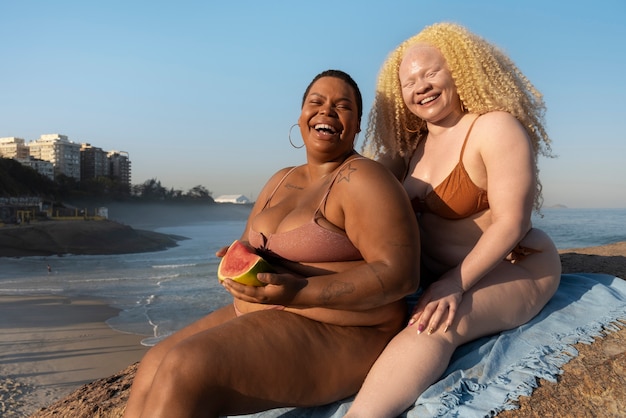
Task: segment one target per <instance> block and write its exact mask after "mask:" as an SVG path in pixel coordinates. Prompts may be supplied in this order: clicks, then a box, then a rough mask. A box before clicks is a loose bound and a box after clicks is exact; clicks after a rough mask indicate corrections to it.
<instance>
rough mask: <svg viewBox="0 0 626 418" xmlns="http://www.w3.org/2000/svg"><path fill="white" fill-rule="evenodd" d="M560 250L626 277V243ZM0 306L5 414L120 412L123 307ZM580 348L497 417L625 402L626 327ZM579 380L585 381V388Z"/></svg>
mask: <svg viewBox="0 0 626 418" xmlns="http://www.w3.org/2000/svg"><path fill="white" fill-rule="evenodd" d="M559 253H560V254H561V260H562V264H563V273H577V272H583V273H605V274H611V275H614V276H617V277H621V278H622V279H626V241H623V242H618V243H613V244H608V245H603V246H599V247H588V248H576V249H565V250H560V251H559ZM0 311H1V312H3V315H2V316H0V344H1V345H2V346H3V352H2V354H0V375H2V376H6V378H4V381H3V382H2V383H0V415H1V416H3V417H7V418H13V417H28V416H30V417H31V418H35V417H36V418H48V417H56V416H76V417H96V416H98V417H112V418H113V417H115V418H117V417H120V416H121V413H122V411H123V409H124V406H125V402H126V399H127V397H128V389H129V387H130V384H131V383H132V378H133V377H134V373H135V370H136V362H137V361H139V360H140V359H141V357H142V356H143V354H144V353H145V352H146V351H147V350H148V347H143V346H141V344H140V341H141V340H142V339H143V338H144V337H143V336H140V335H132V334H123V333H120V332H118V331H115V330H113V329H112V328H110V327H109V326H108V325H107V324H106V323H105V321H106V320H107V319H109V318H111V317H114V316H115V315H116V314H117V312H119V310H117V309H114V308H111V307H109V306H107V305H106V304H104V303H103V302H102V301H99V300H96V299H90V298H68V297H63V296H54V295H53V296H48V295H42V296H0ZM616 338H617V339H618V342H617V343H616V342H615V339H616ZM607 347H609V348H608V349H607ZM620 347H621V348H620ZM618 348H619V349H618ZM577 349H579V351H580V353H581V354H580V355H579V356H578V357H576V358H574V359H573V360H572V361H571V362H570V363H568V364H567V365H565V367H564V368H563V370H564V371H565V373H564V374H563V375H562V376H561V377H559V382H558V383H549V382H543V381H542V382H539V388H538V389H537V390H535V391H534V392H533V395H532V396H531V397H529V398H524V399H522V400H520V404H521V406H522V408H521V409H519V410H513V411H505V412H503V413H501V414H499V415H502V416H504V417H515V418H518V417H526V416H529V417H530V416H546V415H545V414H541V413H538V411H543V412H546V413H547V412H550V413H552V416H558V415H559V413H558V411H561V412H562V413H563V414H565V415H567V414H569V413H574V415H576V411H583V412H584V411H588V410H589V409H588V408H589V402H592V401H594V399H595V398H594V397H593V396H591V395H588V392H589V391H594V390H596V392H597V390H599V389H597V387H600V388H603V390H605V391H606V390H607V388H614V389H611V390H612V391H611V394H612V395H611V396H608V395H606V394H605V396H603V401H604V403H605V406H604V408H605V409H606V411H609V410H615V408H611V406H615V405H617V406H619V407H621V406H622V405H626V393H624V392H625V391H624V390H623V388H622V389H620V387H621V386H620V385H621V383H620V380H619V379H622V380H623V381H624V382H625V383H626V328H622V329H620V330H619V331H617V332H614V333H612V334H611V335H610V336H607V337H606V338H602V339H598V340H596V342H594V344H591V345H588V346H586V345H584V344H583V345H582V347H577ZM585 362H587V363H585ZM588 362H591V363H588ZM598 363H602V364H605V365H606V364H608V365H610V367H612V368H613V369H612V370H613V374H611V373H605V374H604V375H602V376H600V377H597V376H594V377H593V379H591V378H585V376H586V374H591V373H592V372H593V370H596V369H597V367H596V365H597V364H598ZM605 375H606V378H604V377H603V376H605ZM603 379H606V381H603ZM581 382H582V383H581ZM581 384H584V385H586V386H584V387H583V388H582V389H581V388H580V387H579V386H580V385H581ZM594 385H595V386H594ZM624 387H626V385H624ZM572 388H574V389H572ZM547 389H550V391H547ZM620 391H621V392H620ZM568 397H569V398H568ZM620 402H621V403H620ZM585 408H587V409H585ZM618 410H621V409H618ZM29 414H32V415H29ZM555 414H556V415H555ZM583 415H584V414H583ZM597 416H602V415H597ZM606 416H610V415H606Z"/></svg>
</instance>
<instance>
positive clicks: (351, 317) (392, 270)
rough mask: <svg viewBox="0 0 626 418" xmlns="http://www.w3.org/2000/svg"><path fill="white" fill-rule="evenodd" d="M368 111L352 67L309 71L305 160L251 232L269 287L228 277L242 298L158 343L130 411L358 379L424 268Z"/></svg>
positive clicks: (263, 405)
mask: <svg viewBox="0 0 626 418" xmlns="http://www.w3.org/2000/svg"><path fill="white" fill-rule="evenodd" d="M361 114H362V101H361V94H360V92H359V89H358V87H357V85H356V83H355V82H354V81H353V80H352V78H350V77H349V76H348V75H347V74H345V73H343V72H341V71H336V70H329V71H325V72H323V73H321V74H319V75H318V76H317V77H315V79H314V80H313V81H312V82H311V84H310V85H309V87H308V88H307V90H306V92H305V94H304V98H303V103H302V110H301V114H300V118H299V120H298V125H299V127H300V132H301V135H302V138H303V139H304V144H305V145H306V157H307V161H306V164H304V165H301V166H297V167H293V168H285V169H282V170H280V171H278V172H277V173H276V174H275V175H274V176H272V177H271V178H270V180H269V181H268V182H267V184H266V185H265V187H264V188H263V190H262V192H261V193H260V195H259V198H258V200H257V202H256V203H255V205H254V207H253V209H252V211H251V213H250V216H249V219H248V222H247V225H246V229H245V231H244V232H243V234H242V236H241V240H243V241H249V242H250V244H251V245H252V246H254V247H255V248H256V250H258V251H259V253H260V254H261V255H263V256H266V258H267V259H268V260H270V261H271V262H272V264H273V266H274V267H275V268H277V270H278V272H277V273H260V274H258V276H257V277H258V279H259V280H260V281H262V282H264V283H266V284H267V285H266V286H262V287H252V286H245V285H242V284H239V283H236V282H234V281H232V280H230V279H226V280H225V281H224V282H223V286H224V288H225V289H226V290H228V291H229V292H230V293H231V294H232V295H233V296H234V304H233V305H229V306H226V307H223V308H221V309H218V310H216V311H215V312H213V313H211V314H209V315H208V316H206V317H204V318H202V319H200V320H199V321H197V322H195V323H193V324H191V325H189V326H187V327H186V328H184V329H182V330H180V331H178V332H177V333H175V334H174V335H172V336H170V337H169V338H167V339H166V340H164V341H163V342H161V343H159V344H158V345H156V346H155V347H153V348H152V349H151V350H150V351H149V352H148V353H147V354H146V356H145V357H144V359H143V360H142V362H141V364H140V366H139V369H138V372H137V375H136V377H135V381H134V383H133V387H132V390H131V394H130V399H129V401H128V405H127V407H126V412H125V415H124V416H125V417H126V418H132V417H150V418H157V417H167V418H175V417H217V416H223V415H236V414H245V413H253V412H257V411H262V410H266V409H271V408H276V407H281V406H302V407H307V406H314V405H322V404H326V403H329V402H332V401H336V400H339V399H342V398H345V397H347V396H349V395H352V394H354V393H355V392H356V391H357V390H358V389H359V387H360V386H361V384H362V383H363V379H364V378H365V376H366V374H367V372H368V370H369V368H370V367H371V365H372V364H373V363H374V361H375V360H376V358H377V356H378V355H379V354H380V353H381V352H382V350H383V348H384V347H385V345H386V344H387V342H388V341H389V340H390V339H391V338H392V337H393V336H394V335H395V334H396V333H397V332H398V331H399V330H400V329H401V327H402V323H403V322H404V319H405V317H406V305H405V302H404V300H403V297H404V296H406V295H407V294H409V293H411V292H413V291H415V290H416V289H417V286H418V277H419V230H418V227H417V222H416V219H415V216H414V215H413V213H412V211H411V208H410V204H409V201H408V198H407V196H406V192H405V191H404V189H403V188H402V186H401V184H400V183H399V182H398V181H397V180H396V179H395V178H394V177H393V175H391V174H390V173H389V171H388V170H387V169H386V168H384V167H383V166H382V165H380V164H379V163H377V162H374V161H372V160H369V159H365V158H362V157H360V156H359V155H358V154H357V153H356V152H355V151H354V142H355V138H356V134H357V133H358V132H359V131H360V120H361ZM225 250H226V249H225V248H224V249H222V250H220V251H219V252H218V254H217V255H218V256H223V255H224V253H225ZM287 254H291V257H287V256H286V255H287Z"/></svg>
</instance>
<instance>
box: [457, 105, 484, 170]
mask: <svg viewBox="0 0 626 418" xmlns="http://www.w3.org/2000/svg"><path fill="white" fill-rule="evenodd" d="M479 117H480V115H478V116H476V119H474V120H473V121H472V124H471V125H470V127H469V129H468V131H467V134H466V135H465V141H463V147H461V155H460V156H459V162H460V163H463V154H464V153H465V145H467V140H468V139H469V136H470V133H471V132H472V128H473V127H474V124H475V123H476V121H477V120H478V118H479Z"/></svg>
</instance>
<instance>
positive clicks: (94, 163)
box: [80, 143, 111, 180]
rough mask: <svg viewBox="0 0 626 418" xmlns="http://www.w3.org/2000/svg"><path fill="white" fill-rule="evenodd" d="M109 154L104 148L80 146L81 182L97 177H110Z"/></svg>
mask: <svg viewBox="0 0 626 418" xmlns="http://www.w3.org/2000/svg"><path fill="white" fill-rule="evenodd" d="M107 154H108V153H107V152H106V151H103V150H102V148H98V147H93V146H91V144H87V143H84V144H81V146H80V178H81V180H87V179H95V178H97V177H109V176H110V175H111V164H110V163H109V158H108V155H107Z"/></svg>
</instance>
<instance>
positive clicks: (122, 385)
mask: <svg viewBox="0 0 626 418" xmlns="http://www.w3.org/2000/svg"><path fill="white" fill-rule="evenodd" d="M138 364H139V363H135V364H132V365H130V366H128V367H127V368H126V369H124V370H122V371H120V372H119V373H117V374H114V375H113V376H110V377H107V378H104V379H99V380H96V381H95V382H92V383H89V384H87V385H84V386H82V387H80V388H78V389H77V390H75V391H74V392H72V393H71V394H70V395H69V396H67V397H66V398H64V399H61V400H59V401H57V402H55V403H53V404H52V405H50V406H48V407H47V408H43V409H41V410H39V411H38V412H36V413H35V414H33V415H31V418H66V417H67V418H69V417H72V418H87V417H89V418H121V417H122V415H123V414H124V409H125V407H126V401H127V400H128V395H129V393H130V386H131V384H132V382H133V378H134V377H135V372H136V371H137V366H138Z"/></svg>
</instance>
